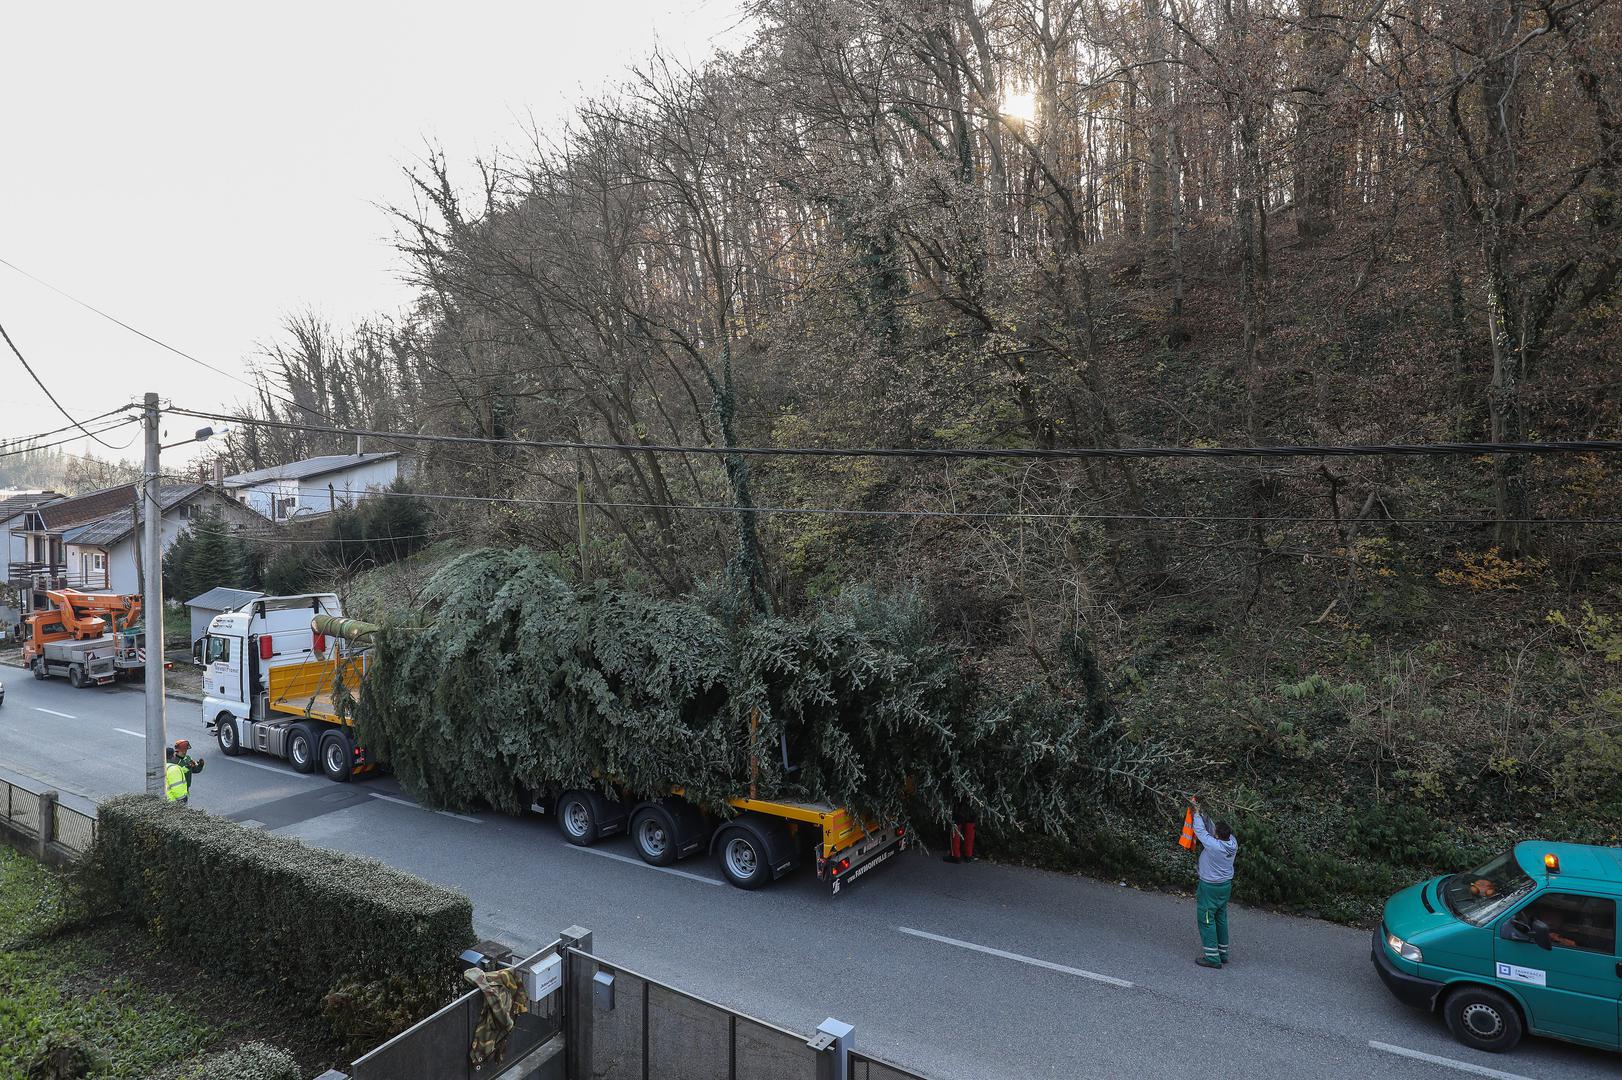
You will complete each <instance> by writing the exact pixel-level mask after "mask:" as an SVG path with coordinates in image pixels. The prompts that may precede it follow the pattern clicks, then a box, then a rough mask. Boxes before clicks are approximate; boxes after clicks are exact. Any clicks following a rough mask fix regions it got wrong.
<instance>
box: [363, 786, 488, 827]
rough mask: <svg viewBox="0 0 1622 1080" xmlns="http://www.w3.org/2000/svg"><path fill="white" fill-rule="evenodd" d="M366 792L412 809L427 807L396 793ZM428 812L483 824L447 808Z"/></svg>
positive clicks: (425, 808) (476, 819)
mask: <svg viewBox="0 0 1622 1080" xmlns="http://www.w3.org/2000/svg"><path fill="white" fill-rule="evenodd" d="M366 794H368V795H370V796H371V797H372V798H374V799H382V800H383V801H384V802H391V803H398V804H400V805H401V806H409V807H411V808H412V809H413V810H427V809H428V808H427V807H426V806H424V805H422V804H421V803H415V802H412V801H411V800H410V799H402V798H400V797H399V796H397V795H384V794H382V793H381V792H376V791H368V792H367V793H366ZM430 813H435V814H438V815H439V816H440V817H453V818H455V819H456V820H457V821H471V822H472V823H473V824H475V825H482V824H483V822H481V821H480V820H479V819H478V818H476V817H468V816H467V815H466V814H453V813H451V812H450V811H449V810H433V811H430Z"/></svg>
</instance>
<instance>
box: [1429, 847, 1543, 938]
mask: <svg viewBox="0 0 1622 1080" xmlns="http://www.w3.org/2000/svg"><path fill="white" fill-rule="evenodd" d="M1536 884H1537V883H1536V882H1534V881H1533V880H1532V878H1531V877H1530V876H1529V875H1528V874H1527V873H1526V871H1525V870H1522V869H1521V864H1520V863H1519V862H1517V861H1516V860H1515V852H1514V851H1513V850H1510V851H1506V852H1504V853H1503V854H1502V855H1500V856H1498V857H1497V858H1496V859H1493V860H1492V861H1491V862H1489V863H1487V864H1486V865H1485V866H1480V867H1477V868H1476V869H1474V870H1466V871H1465V872H1464V873H1462V874H1454V875H1453V876H1452V877H1450V878H1448V879H1447V882H1446V884H1444V885H1443V886H1442V901H1443V902H1444V903H1446V904H1447V907H1448V910H1449V911H1451V912H1453V914H1455V915H1457V916H1458V917H1459V918H1461V919H1463V920H1464V921H1465V922H1467V923H1469V924H1470V925H1472V926H1486V925H1487V924H1488V923H1490V922H1492V921H1493V920H1494V919H1496V918H1497V917H1498V916H1499V915H1501V914H1503V913H1504V912H1505V911H1508V910H1509V909H1510V908H1511V907H1513V906H1514V905H1515V904H1516V903H1518V902H1519V901H1520V900H1521V899H1522V898H1523V897H1524V896H1526V894H1527V893H1529V892H1531V891H1532V889H1533V888H1534V887H1535V886H1536Z"/></svg>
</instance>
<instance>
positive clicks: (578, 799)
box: [558, 791, 602, 847]
mask: <svg viewBox="0 0 1622 1080" xmlns="http://www.w3.org/2000/svg"><path fill="white" fill-rule="evenodd" d="M558 828H559V829H562V830H563V838H564V839H565V840H567V841H569V843H571V844H573V845H574V846H575V847H590V846H591V845H592V844H595V843H596V842H597V838H598V837H599V836H600V835H601V834H602V833H601V826H600V823H599V822H598V820H597V810H596V807H595V806H594V805H593V801H592V799H591V797H590V796H589V795H587V794H586V793H585V792H583V791H566V792H564V793H563V795H562V796H561V797H560V798H559V799H558Z"/></svg>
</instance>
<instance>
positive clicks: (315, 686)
mask: <svg viewBox="0 0 1622 1080" xmlns="http://www.w3.org/2000/svg"><path fill="white" fill-rule="evenodd" d="M365 673H366V654H365V653H360V654H359V655H356V656H343V657H335V658H333V659H331V660H304V661H301V662H299V663H296V664H280V665H278V666H276V667H273V668H271V669H270V673H269V677H268V679H267V680H266V683H267V690H268V693H267V694H266V696H265V707H266V708H267V709H270V710H273V711H275V712H279V713H286V714H288V715H289V716H301V717H303V718H305V719H306V720H325V721H326V722H327V723H329V724H343V725H344V726H346V727H354V726H355V722H354V721H353V720H351V719H350V718H349V717H347V716H344V715H343V714H342V713H341V712H339V710H338V703H337V701H336V700H335V696H336V694H337V690H338V687H339V685H343V686H346V687H349V688H351V689H353V688H355V687H358V686H359V685H360V680H361V678H362V676H364V675H365Z"/></svg>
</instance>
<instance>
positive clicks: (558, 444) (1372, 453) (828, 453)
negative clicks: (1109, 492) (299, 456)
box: [168, 408, 1622, 461]
mask: <svg viewBox="0 0 1622 1080" xmlns="http://www.w3.org/2000/svg"><path fill="white" fill-rule="evenodd" d="M168 411H169V412H172V413H175V414H177V415H179V416H191V417H197V418H199V419H204V420H225V421H228V422H230V423H239V424H258V425H260V426H263V427H273V428H283V429H288V430H293V431H322V432H327V433H331V434H339V435H357V436H365V437H367V438H377V439H395V440H404V441H407V442H421V443H446V444H454V445H478V446H509V447H517V448H524V449H535V450H613V451H624V452H627V453H654V454H708V455H717V456H723V457H728V456H731V455H734V454H737V455H743V456H755V457H827V458H930V459H933V458H944V459H962V458H968V459H979V460H1001V459H1012V460H1039V461H1040V460H1066V459H1085V458H1296V457H1457V456H1469V457H1481V456H1487V455H1495V454H1592V453H1618V452H1622V440H1604V439H1595V440H1562V441H1549V442H1513V443H1473V442H1470V443H1466V442H1445V443H1377V444H1364V445H1283V446H1075V447H1051V448H1040V447H874V446H866V447H831V446H684V445H675V444H664V443H602V442H565V441H562V440H556V439H491V438H485V437H483V436H478V435H418V434H408V433H405V432H398V431H369V430H366V429H365V428H314V427H310V426H309V425H305V424H294V423H291V422H289V421H285V420H265V419H259V418H256V417H251V416H238V415H234V414H231V413H225V412H207V411H203V410H197V409H181V408H170V409H169V410H168Z"/></svg>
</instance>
